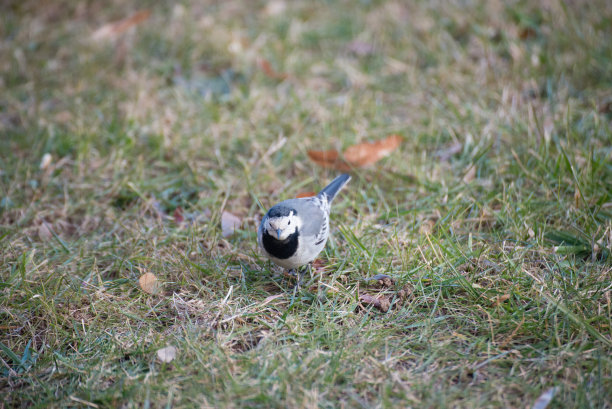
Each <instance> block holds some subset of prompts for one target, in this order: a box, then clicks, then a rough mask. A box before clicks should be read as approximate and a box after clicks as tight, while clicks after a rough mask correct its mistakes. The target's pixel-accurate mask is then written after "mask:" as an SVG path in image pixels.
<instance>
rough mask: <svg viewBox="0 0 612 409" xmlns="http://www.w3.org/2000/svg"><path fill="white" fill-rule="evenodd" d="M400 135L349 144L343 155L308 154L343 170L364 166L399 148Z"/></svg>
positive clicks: (318, 161)
mask: <svg viewBox="0 0 612 409" xmlns="http://www.w3.org/2000/svg"><path fill="white" fill-rule="evenodd" d="M402 140H403V138H402V137H401V136H400V135H389V136H388V137H386V138H385V139H381V140H379V141H376V142H363V143H359V144H357V145H353V146H349V147H348V148H346V150H345V151H344V154H343V155H342V157H340V154H339V153H338V151H335V150H328V151H308V156H309V157H310V159H311V160H312V161H313V162H315V163H316V164H317V165H319V166H322V167H324V168H333V169H337V170H340V171H343V172H346V171H349V170H351V168H364V167H367V166H370V165H373V164H374V163H376V162H378V161H379V160H381V159H382V158H384V157H385V156H387V155H389V154H390V153H391V152H393V151H394V150H395V149H397V148H398V147H399V146H400V144H401V143H402Z"/></svg>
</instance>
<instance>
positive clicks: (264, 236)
mask: <svg viewBox="0 0 612 409" xmlns="http://www.w3.org/2000/svg"><path fill="white" fill-rule="evenodd" d="M349 180H351V176H350V175H347V174H343V175H340V176H338V177H337V178H335V179H334V180H333V181H332V182H331V183H330V184H329V185H327V186H326V187H325V188H324V189H323V190H321V191H320V192H319V194H317V195H316V196H312V197H305V198H300V199H289V200H285V201H282V202H280V203H278V204H276V205H274V206H272V208H270V210H268V213H266V215H265V216H264V217H263V219H262V220H261V224H260V225H259V230H258V232H257V243H258V244H259V247H260V248H261V249H262V251H263V253H264V254H265V255H266V257H268V258H269V259H270V260H272V262H273V263H275V264H277V265H279V266H281V267H284V268H286V269H288V270H289V272H290V273H294V274H295V269H296V268H298V267H301V266H303V265H306V264H308V263H310V262H311V261H313V260H314V259H315V258H316V257H317V255H318V254H319V253H320V252H321V251H322V250H323V248H324V247H325V243H327V238H328V237H329V210H330V206H331V203H332V201H333V200H334V197H336V194H337V193H338V192H339V191H340V189H342V188H343V187H344V185H346V184H347V183H348V181H349Z"/></svg>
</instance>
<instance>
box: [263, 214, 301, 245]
mask: <svg viewBox="0 0 612 409" xmlns="http://www.w3.org/2000/svg"><path fill="white" fill-rule="evenodd" d="M301 227H302V219H301V218H300V217H299V216H298V214H297V211H296V210H295V209H291V208H288V207H284V206H274V207H273V208H271V209H270V211H269V212H268V218H267V219H266V221H265V223H264V229H265V230H266V232H267V233H268V234H269V235H270V236H272V237H274V238H275V239H276V240H280V241H283V240H287V238H288V237H289V236H290V235H292V234H293V233H295V232H296V231H298V230H299V229H300V228H301Z"/></svg>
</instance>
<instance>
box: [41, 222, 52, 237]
mask: <svg viewBox="0 0 612 409" xmlns="http://www.w3.org/2000/svg"><path fill="white" fill-rule="evenodd" d="M52 236H53V235H52V234H51V230H49V227H48V226H47V223H42V224H41V225H40V226H38V238H40V239H41V240H43V241H46V240H49V239H51V237H52Z"/></svg>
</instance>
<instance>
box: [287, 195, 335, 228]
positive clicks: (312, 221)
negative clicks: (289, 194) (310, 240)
mask: <svg viewBox="0 0 612 409" xmlns="http://www.w3.org/2000/svg"><path fill="white" fill-rule="evenodd" d="M293 200H295V202H294V203H292V207H293V208H294V209H295V210H297V212H298V216H299V217H300V218H301V219H302V229H301V233H302V234H303V235H304V236H319V235H320V233H321V231H322V230H323V229H327V217H325V216H326V214H325V212H324V210H323V208H322V207H321V203H320V199H319V198H317V197H309V198H306V199H293Z"/></svg>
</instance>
